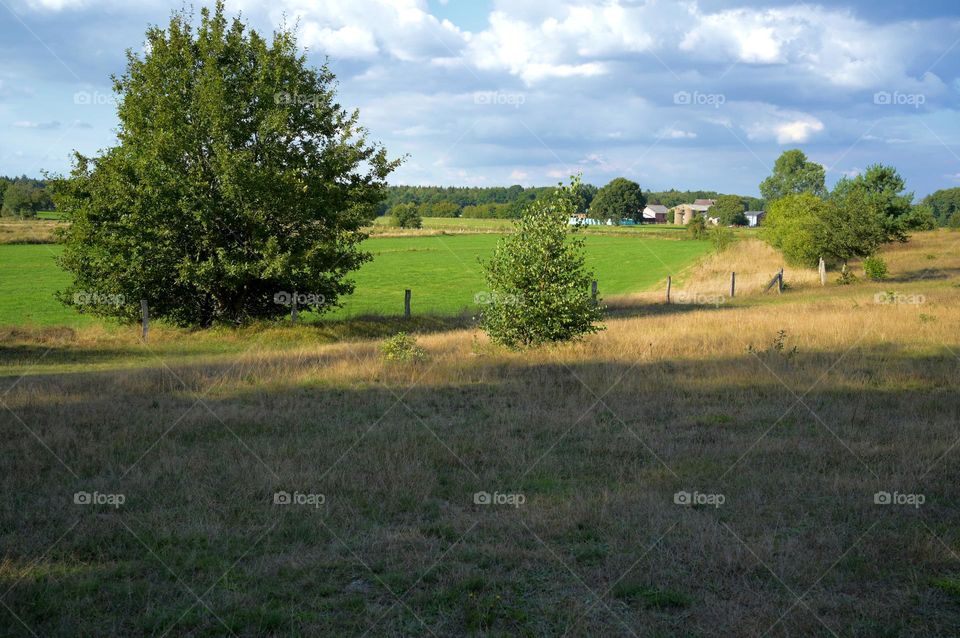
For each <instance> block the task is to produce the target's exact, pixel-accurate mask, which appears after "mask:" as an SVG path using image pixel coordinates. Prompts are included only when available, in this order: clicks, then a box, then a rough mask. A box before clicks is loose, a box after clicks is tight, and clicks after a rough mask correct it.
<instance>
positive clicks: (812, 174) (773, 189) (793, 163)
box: [760, 149, 827, 202]
mask: <svg viewBox="0 0 960 638" xmlns="http://www.w3.org/2000/svg"><path fill="white" fill-rule="evenodd" d="M800 193H809V194H811V195H816V196H817V197H824V196H825V195H826V194H827V188H826V171H824V169H823V166H821V165H820V164H817V163H815V162H811V161H809V160H807V156H806V155H805V154H804V153H803V151H801V150H799V149H793V150H790V151H785V152H784V153H783V154H782V155H781V156H780V157H779V158H777V161H776V163H775V164H774V166H773V174H772V175H770V177H768V178H766V179H765V180H763V182H761V183H760V194H761V195H762V196H763V198H764V199H765V200H766V201H767V202H773V201H774V200H777V199H780V198H781V197H786V196H787V195H796V194H800Z"/></svg>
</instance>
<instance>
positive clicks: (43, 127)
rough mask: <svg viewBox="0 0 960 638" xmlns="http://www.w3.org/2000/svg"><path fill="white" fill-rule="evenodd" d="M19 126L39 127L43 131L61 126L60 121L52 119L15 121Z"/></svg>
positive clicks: (15, 124)
mask: <svg viewBox="0 0 960 638" xmlns="http://www.w3.org/2000/svg"><path fill="white" fill-rule="evenodd" d="M13 125H14V126H16V127H17V128H32V129H39V130H43V131H50V130H53V129H58V128H60V122H57V121H51V122H33V121H31V120H20V121H18V122H14V123H13Z"/></svg>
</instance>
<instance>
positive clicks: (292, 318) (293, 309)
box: [290, 290, 298, 323]
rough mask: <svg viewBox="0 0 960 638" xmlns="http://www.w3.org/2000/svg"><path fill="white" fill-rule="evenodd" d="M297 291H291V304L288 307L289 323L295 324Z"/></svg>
mask: <svg viewBox="0 0 960 638" xmlns="http://www.w3.org/2000/svg"><path fill="white" fill-rule="evenodd" d="M297 314H298V313H297V291H296V290H294V291H293V304H292V305H291V306H290V321H292V322H293V323H297Z"/></svg>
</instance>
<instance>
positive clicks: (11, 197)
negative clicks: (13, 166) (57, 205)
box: [0, 175, 53, 218]
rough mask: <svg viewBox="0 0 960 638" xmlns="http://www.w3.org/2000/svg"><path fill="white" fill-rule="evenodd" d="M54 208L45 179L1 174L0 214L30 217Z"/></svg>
mask: <svg viewBox="0 0 960 638" xmlns="http://www.w3.org/2000/svg"><path fill="white" fill-rule="evenodd" d="M52 208H53V199H52V198H51V196H50V192H49V190H48V189H47V182H46V181H45V180H40V179H33V178H31V177H27V176H26V175H21V176H20V177H7V176H5V175H0V215H2V216H3V217H19V218H29V217H36V216H37V213H39V212H40V211H44V210H50V209H52Z"/></svg>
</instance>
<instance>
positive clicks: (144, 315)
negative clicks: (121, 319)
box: [140, 299, 150, 343]
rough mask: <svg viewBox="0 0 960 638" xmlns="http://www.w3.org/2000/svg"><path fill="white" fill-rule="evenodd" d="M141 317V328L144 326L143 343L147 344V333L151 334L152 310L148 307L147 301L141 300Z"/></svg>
mask: <svg viewBox="0 0 960 638" xmlns="http://www.w3.org/2000/svg"><path fill="white" fill-rule="evenodd" d="M140 317H141V326H142V330H141V333H142V335H141V336H142V337H143V342H144V343H146V342H147V333H148V332H150V308H149V307H148V306H147V300H146V299H141V300H140Z"/></svg>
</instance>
